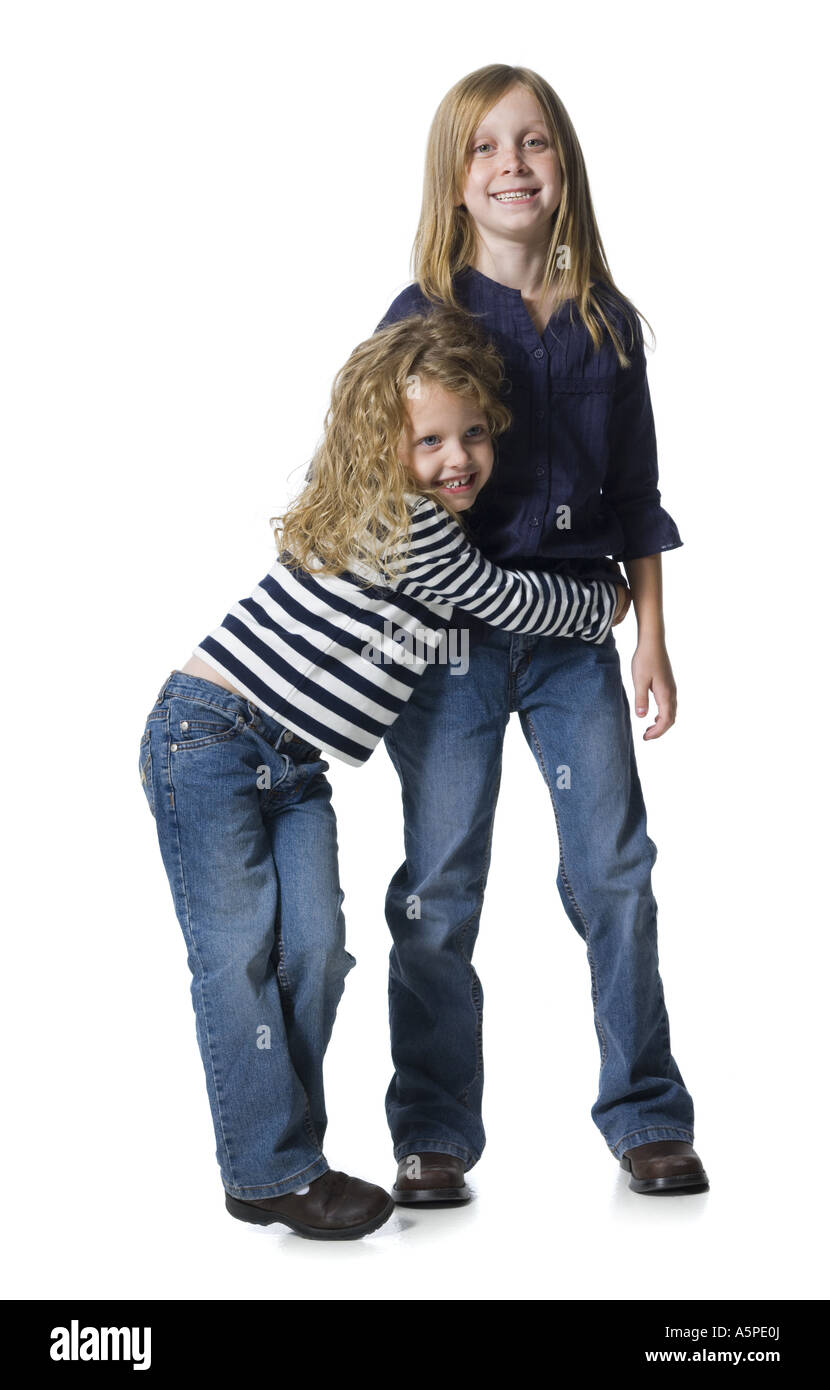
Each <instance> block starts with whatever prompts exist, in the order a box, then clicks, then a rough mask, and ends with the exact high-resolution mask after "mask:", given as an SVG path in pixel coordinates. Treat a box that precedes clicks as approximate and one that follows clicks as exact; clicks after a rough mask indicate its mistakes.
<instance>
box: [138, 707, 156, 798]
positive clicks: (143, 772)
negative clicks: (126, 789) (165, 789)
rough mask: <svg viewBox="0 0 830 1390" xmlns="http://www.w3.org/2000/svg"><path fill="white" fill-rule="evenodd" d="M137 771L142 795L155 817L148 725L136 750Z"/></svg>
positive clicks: (151, 753)
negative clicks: (142, 790) (142, 789)
mask: <svg viewBox="0 0 830 1390" xmlns="http://www.w3.org/2000/svg"><path fill="white" fill-rule="evenodd" d="M138 773H139V776H140V778H141V785H142V787H143V788H144V795H145V796H146V798H147V805H148V806H149V807H150V812H151V814H152V816H153V818H155V814H156V798H155V792H154V789H153V751H152V748H151V745H150V728H149V726H148V727H147V728H146V729H145V730H144V733H143V734H142V735H141V743H140V745H139V752H138Z"/></svg>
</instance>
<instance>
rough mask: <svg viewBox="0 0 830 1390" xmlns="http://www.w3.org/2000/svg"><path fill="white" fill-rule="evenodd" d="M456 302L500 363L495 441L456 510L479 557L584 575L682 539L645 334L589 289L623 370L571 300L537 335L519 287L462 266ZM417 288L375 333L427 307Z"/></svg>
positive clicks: (599, 574)
mask: <svg viewBox="0 0 830 1390" xmlns="http://www.w3.org/2000/svg"><path fill="white" fill-rule="evenodd" d="M453 287H454V290H455V294H456V297H457V299H458V301H459V303H460V304H462V305H463V306H464V308H465V309H466V310H467V311H468V312H470V313H472V314H474V315H476V317H477V318H478V319H479V322H480V324H481V326H482V328H483V329H484V330H485V331H486V332H487V333H488V335H489V337H490V338H491V339H492V341H493V343H494V344H495V346H496V347H497V348H498V350H499V352H500V353H501V355H502V357H503V358H504V364H505V373H506V375H507V378H508V383H509V389H508V390H507V392H506V394H505V402H506V404H507V405H508V406H509V408H510V409H511V411H512V412H513V423H512V425H511V427H510V429H509V430H508V431H507V432H506V433H505V434H503V435H501V436H500V437H499V440H498V449H497V462H496V467H495V468H494V470H493V476H492V478H491V480H490V482H489V483H488V485H487V487H486V488H484V489H483V490H482V492H481V493H480V495H479V496H478V497H477V498H476V501H475V504H474V506H472V507H471V508H470V509H469V510H468V511H467V512H465V513H464V517H465V524H466V525H467V528H468V530H469V532H470V534H471V537H472V539H473V540H474V542H475V544H476V545H477V546H478V547H479V548H480V549H481V550H482V551H483V552H484V554H485V555H486V556H487V557H488V559H490V560H493V561H495V562H496V563H498V564H500V565H510V566H511V567H514V568H517V569H537V570H548V571H551V570H560V571H566V572H567V573H570V574H575V575H577V576H580V577H582V578H604V577H607V576H608V575H609V574H611V573H613V572H614V566H613V564H612V563H611V561H610V560H608V559H605V558H603V557H607V556H613V558H614V560H630V559H635V558H636V557H638V556H642V555H654V554H656V553H657V552H658V551H662V550H673V549H675V548H676V547H677V546H680V545H682V544H683V542H682V540H681V539H680V534H679V532H678V529H677V527H676V525H675V523H674V521H673V520H672V518H671V517H670V516H669V514H668V512H667V511H665V509H664V508H663V507H662V506H661V505H660V493H659V491H658V488H657V481H658V479H657V444H656V439H655V432H654V416H653V414H652V408H651V397H650V394H649V387H648V380H647V376H646V360H645V352H644V348H643V331H642V326H641V324H640V321H639V319H636V320H635V323H634V330H635V340H634V345H633V347H631V348H629V344H630V342H631V329H630V327H629V326H628V322H630V316H629V320H628V321H627V320H626V319H625V318H624V306H623V304H622V301H621V300H620V299H619V297H618V296H617V295H615V294H614V293H613V291H612V290H611V289H610V287H608V286H604V285H603V286H601V287H598V288H597V291H596V292H597V293H601V294H602V296H603V307H604V308H605V310H606V313H607V314H608V315H609V317H611V319H612V322H613V323H614V326H615V328H617V329H618V331H620V332H621V334H622V341H623V344H624V346H625V348H626V353H627V355H628V356H629V357H630V358H631V366H630V367H628V368H621V367H620V366H619V363H618V361H617V355H616V352H615V350H614V346H613V344H612V343H611V340H610V338H609V337H608V335H607V334H605V335H604V337H603V341H602V344H601V346H600V348H599V349H598V350H595V349H594V345H593V342H592V340H591V337H590V334H589V333H588V330H587V329H586V327H585V325H584V324H583V323H582V320H581V319H580V318H579V316H578V314H577V313H576V310H574V314H573V316H574V323H573V324H571V323H570V311H571V305H570V303H569V302H566V303H565V304H563V305H561V306H560V307H559V309H558V310H557V311H556V312H555V313H554V314H553V315H552V317H551V319H550V321H549V323H548V325H547V327H546V328H545V331H544V333H543V334H542V336H541V338H540V336H539V334H538V332H537V330H536V326H535V325H534V323H533V320H532V319H531V317H530V314H529V313H528V310H527V307H526V306H525V303H524V301H523V299H522V293H521V290H517V289H511V288H509V287H508V286H507V285H500V284H499V283H498V282H497V281H495V280H491V279H490V278H489V277H488V276H486V275H482V273H481V272H480V271H478V270H475V269H474V268H473V267H472V266H468V267H466V268H465V269H464V270H461V271H459V272H458V273H457V274H456V275H455V277H454V278H453ZM432 308H433V305H432V304H431V303H430V301H429V300H428V299H426V298H425V297H424V295H423V294H422V293H421V291H420V289H419V288H418V286H417V285H416V284H412V285H408V286H407V288H406V289H405V290H403V291H402V292H401V294H399V295H398V296H397V298H396V299H394V300H393V302H392V304H391V305H390V307H389V309H388V310H387V311H386V314H385V315H384V317H383V319H382V320H381V322H380V323H379V324H378V328H381V327H383V326H384V325H386V324H389V323H394V322H396V321H397V320H398V319H402V318H405V317H406V316H407V315H408V314H414V313H428V312H429V311H430V310H431V309H432Z"/></svg>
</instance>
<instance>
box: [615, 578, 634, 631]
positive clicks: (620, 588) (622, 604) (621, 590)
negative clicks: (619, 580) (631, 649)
mask: <svg viewBox="0 0 830 1390" xmlns="http://www.w3.org/2000/svg"><path fill="white" fill-rule="evenodd" d="M614 587H615V589H616V590H617V611H616V613H615V614H614V621H613V622H612V624H611V626H612V627H616V626H617V623H621V622H622V620H623V618H624V617H625V615H626V613H627V612H628V610H629V608H630V607H631V590H630V589H629V588H628V586H627V585H626V584H615V585H614Z"/></svg>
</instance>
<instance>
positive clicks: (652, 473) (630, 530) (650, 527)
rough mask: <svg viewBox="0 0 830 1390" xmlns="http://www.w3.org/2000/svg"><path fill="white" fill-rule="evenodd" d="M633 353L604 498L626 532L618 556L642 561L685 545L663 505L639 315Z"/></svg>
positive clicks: (612, 434) (620, 382)
mask: <svg viewBox="0 0 830 1390" xmlns="http://www.w3.org/2000/svg"><path fill="white" fill-rule="evenodd" d="M629 356H630V358H631V365H630V366H629V367H621V368H620V369H619V372H618V374H617V382H616V386H615V388H614V400H613V403H612V407H611V423H610V429H609V446H610V452H609V463H608V470H607V473H606V480H605V484H604V486H603V500H604V502H605V503H606V505H607V506H608V507H609V508H610V509H611V511H612V512H613V513H614V515H615V516H616V518H617V520H618V521H619V523H620V526H621V528H622V532H623V536H624V544H623V548H622V550H620V551H618V552H617V553H616V554H615V555H614V559H615V560H636V559H639V558H640V557H641V556H644V555H656V554H657V553H658V552H659V551H662V550H675V549H677V547H678V546H681V545H682V544H683V542H682V540H681V539H680V532H679V531H678V529H677V526H676V525H675V523H674V521H673V519H672V517H670V516H669V513H668V512H667V511H666V509H665V508H664V507H662V506H661V505H660V492H659V490H658V487H657V482H658V469H657V439H656V435H655V430H654V414H653V411H652V408H651V393H650V391H649V385H648V375H647V372H646V356H645V349H644V346H643V329H642V325H641V323H640V320H639V319H637V320H636V337H635V341H634V346H633V348H632V349H631V351H630V353H629Z"/></svg>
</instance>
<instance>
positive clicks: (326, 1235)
mask: <svg viewBox="0 0 830 1390" xmlns="http://www.w3.org/2000/svg"><path fill="white" fill-rule="evenodd" d="M225 1206H226V1208H227V1210H228V1211H229V1212H230V1214H231V1216H235V1217H236V1219H237V1221H247V1222H249V1223H250V1225H252V1226H273V1225H275V1224H277V1225H280V1226H288V1228H289V1230H292V1231H294V1232H296V1234H297V1235H298V1236H305V1238H306V1240H360V1238H361V1236H368V1235H371V1233H372V1231H376V1230H377V1229H378V1227H379V1226H382V1225H383V1224H384V1222H385V1221H388V1220H389V1218H390V1216H391V1215H392V1213H393V1211H394V1210H395V1203H394V1202H393V1201H392V1198H391V1197H390V1198H389V1201H388V1202H387V1204H386V1206H385V1207H383V1208H382V1210H381V1211H380V1212H378V1214H377V1216H373V1217H372V1218H371V1220H370V1221H364V1222H363V1223H362V1224H361V1225H360V1226H344V1227H342V1228H341V1229H332V1230H324V1229H322V1228H321V1227H320V1226H307V1225H306V1224H305V1222H303V1221H294V1220H292V1218H291V1217H290V1216H279V1215H278V1214H277V1213H276V1212H275V1211H263V1209H262V1208H261V1207H252V1206H251V1205H250V1204H249V1203H248V1202H241V1201H239V1199H238V1198H236V1197H232V1196H231V1194H230V1193H229V1192H226V1193H225Z"/></svg>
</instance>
